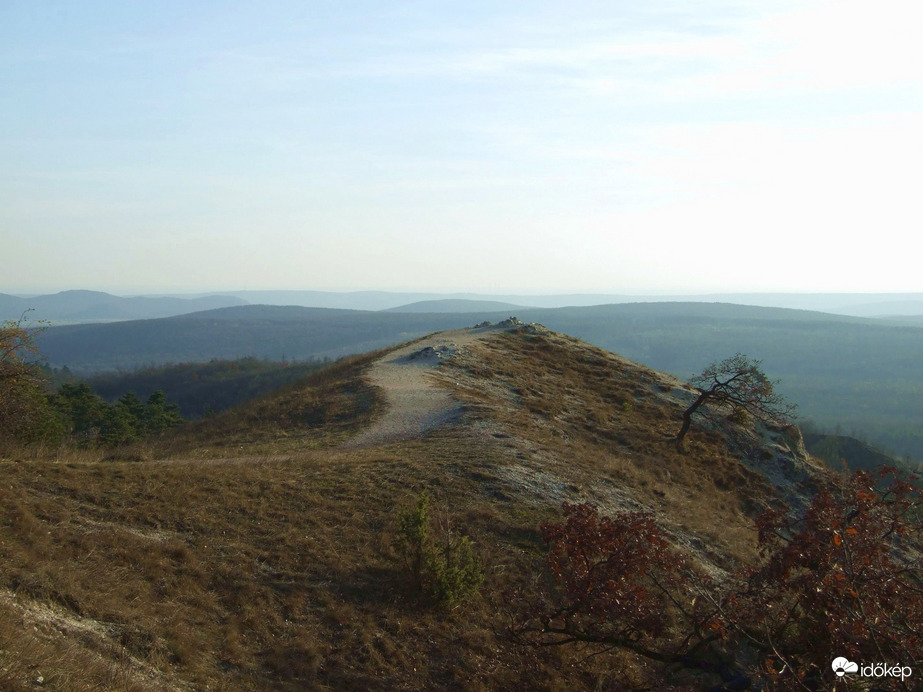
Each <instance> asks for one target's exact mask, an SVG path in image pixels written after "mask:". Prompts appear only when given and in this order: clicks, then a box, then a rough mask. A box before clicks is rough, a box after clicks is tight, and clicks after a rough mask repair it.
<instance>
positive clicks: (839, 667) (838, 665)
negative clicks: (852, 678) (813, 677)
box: [831, 656, 859, 678]
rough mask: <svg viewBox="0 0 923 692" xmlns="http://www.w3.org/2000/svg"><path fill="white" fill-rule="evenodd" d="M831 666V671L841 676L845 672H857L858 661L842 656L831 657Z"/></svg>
mask: <svg viewBox="0 0 923 692" xmlns="http://www.w3.org/2000/svg"><path fill="white" fill-rule="evenodd" d="M831 667H832V668H833V672H834V673H836V675H837V677H838V678H841V677H843V676H844V675H846V673H858V672H859V664H858V663H853V662H852V661H850V660H849V659H847V658H843V657H842V656H840V657H839V658H835V659H833V663H832V664H831Z"/></svg>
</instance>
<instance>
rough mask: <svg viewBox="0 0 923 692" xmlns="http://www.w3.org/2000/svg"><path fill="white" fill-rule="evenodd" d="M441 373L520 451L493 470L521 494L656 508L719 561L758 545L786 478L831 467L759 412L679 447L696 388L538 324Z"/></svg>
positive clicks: (695, 434) (706, 428) (702, 427)
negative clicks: (761, 525)
mask: <svg viewBox="0 0 923 692" xmlns="http://www.w3.org/2000/svg"><path fill="white" fill-rule="evenodd" d="M440 377H441V379H442V380H443V381H444V382H445V383H446V386H449V387H452V388H454V391H455V392H456V396H458V397H460V398H461V399H462V400H464V401H466V402H467V403H468V406H469V408H470V410H471V411H472V417H473V418H475V419H479V420H488V421H490V422H491V427H493V428H496V429H497V432H495V433H494V436H495V439H498V440H500V441H502V442H503V444H505V445H506V446H507V447H509V449H510V451H511V452H513V458H514V461H513V462H512V463H511V464H510V465H508V466H506V467H499V468H497V469H495V470H494V475H495V476H497V477H498V478H501V479H505V480H506V484H507V486H508V487H512V488H514V489H515V491H514V492H515V494H516V495H517V497H518V498H519V499H521V500H522V499H528V496H529V495H530V494H531V495H532V498H531V499H532V500H533V501H536V502H539V503H546V502H548V501H549V500H552V501H560V500H567V501H571V502H574V501H591V502H594V503H596V504H598V505H599V506H600V507H601V508H602V509H607V508H608V509H617V508H622V509H625V508H628V509H638V508H645V509H650V510H652V511H654V512H655V513H656V514H657V516H658V518H659V521H660V522H661V523H662V524H663V525H664V527H665V528H668V529H671V530H673V532H674V533H675V535H676V538H677V540H678V542H679V543H684V544H687V545H689V544H691V545H693V546H694V547H695V549H696V551H697V552H699V553H702V554H706V555H708V556H709V557H710V559H711V560H712V561H713V562H715V564H716V565H718V566H726V565H729V564H731V563H733V561H734V560H735V559H748V558H749V557H750V556H752V546H753V540H752V539H753V530H752V526H753V522H752V517H753V515H754V514H755V512H757V511H759V510H760V509H761V508H763V507H765V506H767V505H769V504H773V503H775V502H776V501H777V500H778V498H779V497H780V495H785V496H789V497H790V496H791V495H792V494H793V493H792V492H791V491H790V490H786V491H785V492H782V493H780V492H779V491H778V486H780V485H790V484H792V483H795V482H802V481H804V480H805V479H808V480H809V479H811V478H813V477H815V476H819V475H822V474H823V473H824V470H823V468H822V465H821V464H819V463H816V462H814V461H813V460H809V459H805V458H803V457H801V456H800V453H799V452H798V451H794V452H793V451H792V449H796V450H797V448H798V447H799V445H798V444H797V440H794V441H792V440H787V439H785V438H786V435H785V434H783V433H779V432H778V431H777V432H776V433H774V435H773V437H774V438H775V439H773V440H771V441H772V442H773V447H774V449H773V450H772V451H770V450H769V449H767V445H766V440H765V439H763V438H762V437H761V436H760V434H758V431H757V430H756V428H757V426H755V425H754V422H752V421H751V422H750V423H749V424H748V425H744V426H741V425H736V424H734V423H731V422H729V421H722V422H721V423H720V424H719V425H715V424H708V423H705V422H701V423H699V424H697V425H696V426H694V427H693V430H692V432H691V433H690V437H689V438H688V445H687V447H688V451H687V453H679V452H678V451H677V450H676V447H675V444H674V440H675V436H676V432H677V430H678V428H679V426H680V424H681V415H682V411H683V410H684V409H685V407H686V406H688V404H689V403H690V402H691V400H692V398H694V396H695V395H694V394H693V392H692V390H691V389H690V388H689V387H688V386H687V385H684V384H683V383H681V382H680V381H678V380H676V379H675V378H673V377H671V376H669V375H665V374H663V373H659V372H656V371H653V370H650V369H649V368H645V367H643V366H640V365H638V364H636V363H633V362H631V361H629V360H627V359H625V358H622V357H620V356H618V355H615V354H613V353H609V352H607V351H603V350H601V349H598V348H595V347H593V346H590V345H589V344H586V343H584V342H581V341H579V340H578V339H574V338H572V337H568V336H565V335H563V334H557V333H554V332H549V331H547V330H544V329H542V328H538V329H537V330H536V329H535V328H533V327H529V328H522V329H520V330H518V331H517V332H515V333H507V334H502V335H500V336H499V337H498V338H496V339H494V340H490V341H486V342H482V343H479V344H475V345H474V346H473V347H471V348H470V349H468V350H467V351H466V352H465V353H461V354H459V355H458V356H456V357H455V358H453V359H452V360H450V361H448V362H446V363H445V364H444V366H443V369H442V373H441V375H440ZM719 418H720V417H719ZM761 433H762V435H764V436H765V434H766V431H765V430H762V431H761ZM796 437H797V435H796ZM790 448H791V449H790ZM773 452H775V453H773ZM802 452H803V450H802ZM776 466H778V467H781V468H785V467H792V468H788V470H787V472H785V473H782V472H780V471H778V469H777V468H775V467H776ZM795 471H797V472H795ZM801 492H804V489H803V488H802V489H801ZM729 558H730V561H729V560H728V559H729Z"/></svg>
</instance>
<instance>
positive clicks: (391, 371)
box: [344, 325, 508, 447]
mask: <svg viewBox="0 0 923 692" xmlns="http://www.w3.org/2000/svg"><path fill="white" fill-rule="evenodd" d="M507 329H508V327H505V326H498V325H493V326H490V327H472V328H469V329H456V330H452V331H445V332H437V333H436V334H432V335H430V336H427V337H424V338H423V339H420V340H417V341H414V342H412V343H411V344H408V345H407V346H403V347H402V348H400V349H398V350H396V351H392V352H390V353H388V354H387V355H386V356H384V357H383V358H381V359H380V360H378V361H376V362H375V363H373V364H372V367H371V369H370V370H369V373H368V379H369V381H370V382H371V383H372V384H373V385H375V386H376V387H380V388H381V389H382V390H384V393H385V397H386V399H387V406H388V408H387V411H386V412H385V414H384V415H383V416H382V417H381V418H380V419H378V420H377V421H376V422H375V423H373V424H372V425H371V426H370V427H369V428H367V429H366V430H363V431H362V432H361V433H359V434H358V435H356V436H355V437H354V438H352V439H351V440H349V441H348V442H347V443H346V444H345V445H344V446H346V447H358V446H363V447H364V446H368V445H374V444H378V443H382V442H391V441H394V440H403V439H408V438H413V437H419V436H420V435H423V434H425V433H426V432H428V431H429V430H432V429H434V428H437V427H439V426H441V425H450V424H453V423H455V422H457V421H458V420H459V418H460V417H461V414H462V405H461V404H460V403H459V402H458V401H456V400H455V398H453V396H452V394H451V393H450V392H449V391H448V390H447V389H444V388H442V387H440V386H439V384H438V383H437V382H436V381H435V379H434V378H432V377H431V376H430V373H432V371H433V370H434V369H435V368H436V366H437V365H439V363H440V361H442V359H443V358H450V357H451V356H452V355H453V354H454V353H455V352H456V351H458V350H460V349H463V348H465V347H466V346H467V345H468V344H471V343H472V342H474V341H479V340H481V339H488V338H490V337H491V336H492V335H494V334H497V333H498V332H500V331H506V330H507Z"/></svg>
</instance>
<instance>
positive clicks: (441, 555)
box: [395, 492, 484, 608]
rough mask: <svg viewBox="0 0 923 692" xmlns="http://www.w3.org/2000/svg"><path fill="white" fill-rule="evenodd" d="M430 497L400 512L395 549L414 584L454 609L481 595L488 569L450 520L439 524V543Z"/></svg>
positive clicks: (470, 543) (424, 495)
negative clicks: (432, 533)
mask: <svg viewBox="0 0 923 692" xmlns="http://www.w3.org/2000/svg"><path fill="white" fill-rule="evenodd" d="M429 503H430V498H429V495H428V494H427V493H425V492H423V493H421V494H420V496H419V498H417V502H416V503H415V504H413V505H410V506H407V507H405V508H403V509H401V510H400V511H399V512H398V516H397V536H396V539H395V547H396V548H397V551H398V553H400V555H401V557H402V559H403V560H404V563H405V567H406V568H407V570H408V572H409V573H410V574H411V576H412V578H413V580H414V584H415V586H416V587H417V588H419V589H421V590H423V591H429V592H430V593H432V595H433V596H435V597H436V599H437V600H438V601H439V602H440V603H441V604H442V605H444V606H447V607H450V608H451V607H454V606H456V605H458V604H459V603H461V602H462V601H464V600H466V599H468V598H470V597H471V596H473V595H474V594H475V593H477V590H478V588H479V587H480V585H481V582H483V581H484V570H483V568H482V567H481V561H480V559H479V558H478V556H477V553H476V552H475V550H474V545H473V543H472V542H471V539H469V538H468V536H464V535H458V534H457V533H455V532H454V531H453V530H452V527H451V522H450V520H449V519H448V518H446V519H445V521H444V522H442V523H441V524H439V525H438V527H437V528H438V535H439V540H438V544H436V542H434V540H433V539H432V538H431V536H430V531H431V525H432V523H433V522H432V520H431V518H430V515H429Z"/></svg>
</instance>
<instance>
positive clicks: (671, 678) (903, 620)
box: [511, 470, 923, 690]
mask: <svg viewBox="0 0 923 692" xmlns="http://www.w3.org/2000/svg"><path fill="white" fill-rule="evenodd" d="M888 474H890V476H889V475H888ZM885 481H888V482H887V483H886V482H885ZM921 512H923V503H921V497H920V491H919V488H918V487H917V486H915V485H912V484H911V483H910V482H908V481H907V480H905V479H902V478H900V477H898V476H896V475H895V474H894V473H893V470H890V471H883V472H881V473H878V474H871V473H868V472H857V473H856V474H855V475H854V476H853V477H852V478H851V479H849V480H848V481H842V482H835V483H832V484H831V486H830V487H829V488H827V489H825V490H823V491H821V492H819V493H818V494H817V495H816V497H815V498H814V500H813V502H812V503H811V505H810V507H809V508H808V509H807V511H806V512H805V513H804V515H803V516H802V517H800V518H794V517H792V516H790V515H787V514H785V513H783V512H779V511H774V512H768V513H765V514H763V515H762V516H760V517H759V518H758V519H757V529H758V540H759V548H760V561H759V563H758V564H756V565H751V566H746V567H742V568H741V569H740V570H738V571H737V572H735V573H733V574H731V575H729V576H728V577H727V578H725V579H723V580H720V581H718V580H713V579H709V578H707V577H705V576H703V575H702V574H701V573H700V572H698V571H697V570H696V569H695V568H694V566H693V561H692V560H691V559H690V558H689V557H687V556H685V555H684V554H683V553H681V552H680V551H679V550H677V549H676V548H674V547H672V546H671V544H670V543H669V542H668V541H667V539H666V537H665V535H664V533H663V532H662V530H661V529H660V528H659V527H658V526H657V524H656V523H655V522H654V520H653V517H652V516H651V515H649V514H645V513H638V512H620V513H617V514H614V515H612V516H611V517H606V516H601V515H600V514H599V512H598V511H597V509H596V508H595V507H593V506H592V505H586V504H582V505H565V506H564V515H565V518H564V520H563V521H562V522H560V523H556V524H548V525H545V526H543V527H542V535H543V537H544V539H545V541H546V542H547V544H548V562H547V565H548V569H549V572H550V576H551V577H552V581H553V583H554V587H553V588H552V589H550V590H549V591H548V592H547V593H545V594H542V595H540V596H539V597H538V598H537V599H535V598H532V599H529V598H526V599H524V600H525V602H526V603H528V606H527V608H528V612H527V613H526V614H525V615H524V616H523V617H520V618H519V619H518V620H516V621H515V624H514V626H513V627H512V628H511V634H512V635H513V636H514V637H515V638H516V639H517V640H519V641H520V642H523V643H529V644H532V645H536V646H556V645H566V644H574V643H583V644H586V645H591V646H592V645H595V646H597V647H598V650H599V651H606V650H616V649H617V650H622V651H626V652H631V653H633V654H635V655H637V656H639V657H641V658H643V659H647V660H648V661H653V662H656V663H657V664H659V666H658V671H659V672H658V676H659V677H658V678H657V680H655V681H649V684H657V685H659V686H661V687H665V686H666V685H670V686H672V689H703V685H704V686H705V687H708V685H712V686H711V687H708V689H712V690H734V689H739V690H743V689H748V688H749V687H750V686H751V685H754V684H757V681H758V682H759V685H761V686H762V687H763V688H764V689H766V688H767V686H768V688H769V689H775V690H816V689H831V688H835V686H836V685H846V684H847V683H848V682H849V678H839V677H837V676H836V674H835V673H834V671H833V669H832V667H831V663H832V661H834V659H836V658H839V657H846V658H848V659H849V661H854V662H855V661H859V662H869V663H872V662H876V663H877V662H881V663H885V664H890V665H897V664H900V665H901V666H904V667H907V669H910V670H913V672H914V674H915V676H916V677H915V678H911V679H904V680H900V679H896V678H895V679H889V680H887V681H884V682H885V684H888V685H890V686H891V687H889V689H916V688H917V685H918V683H920V682H921V680H923V639H921V638H923V570H921V567H920V557H921V555H923V536H921ZM690 676H692V677H690ZM703 676H704V679H703ZM719 680H720V681H719ZM880 683H881V681H879V684H880ZM677 685H679V687H677ZM682 685H687V686H688V687H687V688H683V687H682ZM843 689H845V687H843Z"/></svg>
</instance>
